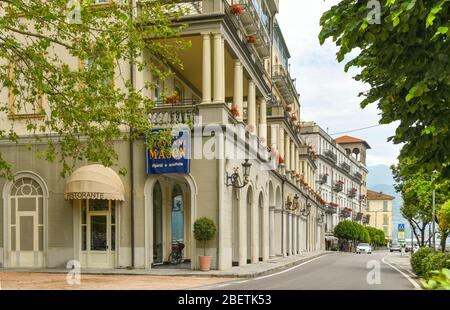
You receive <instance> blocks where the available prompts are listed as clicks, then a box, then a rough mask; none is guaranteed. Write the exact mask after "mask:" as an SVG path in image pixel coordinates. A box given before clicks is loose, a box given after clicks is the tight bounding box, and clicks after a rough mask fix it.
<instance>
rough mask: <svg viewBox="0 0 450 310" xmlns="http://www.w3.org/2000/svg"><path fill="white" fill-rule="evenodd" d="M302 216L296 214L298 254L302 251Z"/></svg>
mask: <svg viewBox="0 0 450 310" xmlns="http://www.w3.org/2000/svg"><path fill="white" fill-rule="evenodd" d="M302 235H303V232H302V217H301V216H300V215H299V216H297V244H298V245H297V247H298V254H301V253H302V250H303V249H302Z"/></svg>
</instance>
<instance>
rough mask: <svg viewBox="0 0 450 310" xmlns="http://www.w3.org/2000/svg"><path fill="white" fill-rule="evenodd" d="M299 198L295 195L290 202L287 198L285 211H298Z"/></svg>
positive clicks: (289, 198)
mask: <svg viewBox="0 0 450 310" xmlns="http://www.w3.org/2000/svg"><path fill="white" fill-rule="evenodd" d="M299 198H300V197H299V196H298V195H297V194H295V196H294V199H293V200H291V197H289V196H288V197H287V200H286V209H288V210H290V211H294V210H297V209H298V206H299V205H298V200H299Z"/></svg>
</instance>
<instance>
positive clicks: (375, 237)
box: [334, 221, 386, 246]
mask: <svg viewBox="0 0 450 310" xmlns="http://www.w3.org/2000/svg"><path fill="white" fill-rule="evenodd" d="M334 236H335V237H337V238H339V239H342V240H346V241H352V242H353V244H354V245H356V242H364V243H370V244H372V245H373V246H383V245H385V244H386V239H385V235H384V232H383V231H382V230H379V229H376V228H374V227H365V226H362V225H361V224H358V223H356V222H352V221H342V222H340V223H339V224H337V225H336V227H335V228H334Z"/></svg>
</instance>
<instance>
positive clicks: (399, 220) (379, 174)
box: [367, 165, 411, 239]
mask: <svg viewBox="0 0 450 310" xmlns="http://www.w3.org/2000/svg"><path fill="white" fill-rule="evenodd" d="M368 169H369V174H368V176H367V187H368V188H369V189H371V190H373V191H376V192H383V193H385V194H388V195H391V196H394V197H395V199H394V201H392V234H393V236H394V239H396V238H397V226H398V224H406V225H405V226H406V231H405V235H406V238H408V239H409V238H410V237H409V236H410V234H411V232H410V230H409V225H408V222H407V221H406V220H405V219H404V218H403V216H402V214H401V212H400V207H401V206H402V204H403V199H402V196H401V194H400V193H397V192H396V191H395V188H394V178H393V176H392V171H391V169H390V168H389V167H388V166H384V165H378V166H371V167H368Z"/></svg>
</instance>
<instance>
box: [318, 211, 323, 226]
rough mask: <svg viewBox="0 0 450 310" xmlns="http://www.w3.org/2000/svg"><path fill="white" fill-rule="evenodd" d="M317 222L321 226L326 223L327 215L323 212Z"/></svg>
mask: <svg viewBox="0 0 450 310" xmlns="http://www.w3.org/2000/svg"><path fill="white" fill-rule="evenodd" d="M317 222H318V223H319V224H323V223H324V222H325V213H323V212H321V213H320V217H318V218H317Z"/></svg>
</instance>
